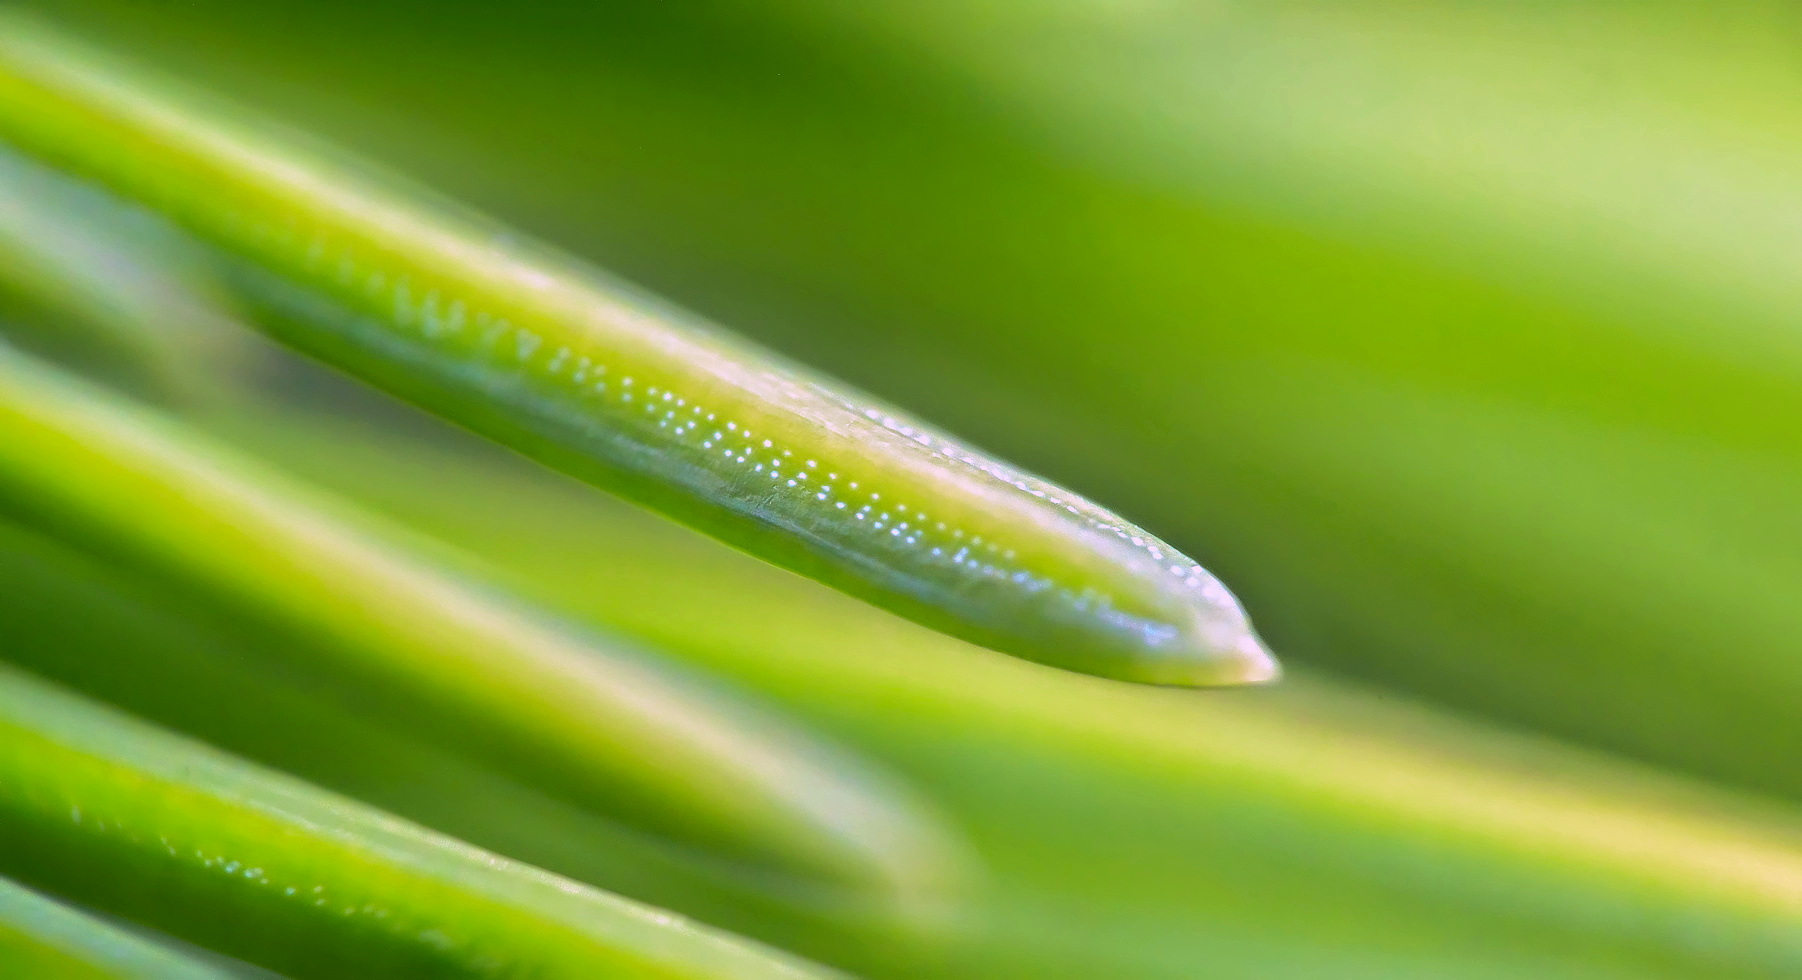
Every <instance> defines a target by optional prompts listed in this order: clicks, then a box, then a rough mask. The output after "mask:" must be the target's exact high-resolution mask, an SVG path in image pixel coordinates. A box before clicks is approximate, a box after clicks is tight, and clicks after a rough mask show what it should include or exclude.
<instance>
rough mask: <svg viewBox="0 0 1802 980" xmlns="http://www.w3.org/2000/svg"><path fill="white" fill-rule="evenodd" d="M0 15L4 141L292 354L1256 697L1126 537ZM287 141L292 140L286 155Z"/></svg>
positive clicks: (917, 597)
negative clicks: (204, 283) (161, 221)
mask: <svg viewBox="0 0 1802 980" xmlns="http://www.w3.org/2000/svg"><path fill="white" fill-rule="evenodd" d="M194 106H195V103H194V102H193V101H192V99H189V98H173V97H168V96H165V95H162V94H160V93H159V92H158V90H157V89H155V88H154V87H147V86H146V85H145V84H144V83H143V82H141V81H138V80H132V81H129V82H127V81H125V80H124V79H123V77H122V76H120V75H119V74H118V73H116V72H115V71H114V70H113V69H111V68H109V67H106V66H104V65H103V64H102V63H100V62H99V61H98V60H96V59H95V58H94V57H93V56H91V55H88V54H85V53H81V52H79V51H77V50H76V49H74V48H72V47H70V46H69V45H68V44H67V43H65V42H64V41H62V40H60V39H57V38H55V37H52V36H51V35H50V34H49V33H47V32H46V31H44V30H43V29H42V28H41V27H39V26H38V25H36V24H35V23H34V22H31V21H28V20H25V19H23V18H18V17H8V18H6V19H5V20H4V21H3V22H0V138H3V139H5V140H7V141H10V142H12V143H14V144H15V145H16V146H17V147H19V148H21V149H22V150H24V151H25V152H27V153H30V154H33V155H36V156H39V157H40V158H42V159H45V160H46V161H48V162H50V163H52V164H54V165H56V166H60V167H63V168H66V169H68V170H69V171H71V172H73V173H76V174H79V175H82V176H85V177H87V178H90V179H93V180H96V181H98V182H100V183H102V184H104V185H106V186H107V187H109V188H111V189H112V190H113V191H114V192H116V193H118V194H120V195H122V196H123V197H125V198H127V199H130V200H132V201H135V202H138V203H141V204H145V205H148V206H150V207H152V208H154V209H156V210H158V211H160V212H162V213H163V214H165V215H167V216H168V217H170V218H172V219H173V220H174V221H176V222H177V223H179V224H180V225H182V226H183V227H185V228H187V229H188V230H189V231H191V232H192V233H194V234H195V235H196V236H197V237H199V238H201V239H203V240H205V241H207V242H209V243H210V244H212V245H213V246H214V247H215V248H217V249H218V250H219V251H220V252H221V253H222V254H223V255H225V256H227V257H228V260H229V261H230V262H231V263H232V264H233V266H234V268H235V270H236V276H237V279H238V281H239V283H240V285H241V286H242V288H243V289H244V290H245V291H246V293H247V295H249V296H250V297H251V298H252V299H253V300H254V301H255V302H258V303H260V304H261V306H262V307H263V309H264V310H265V313H266V316H265V317H264V318H263V323H264V325H265V326H266V327H267V328H268V329H270V330H271V331H272V332H274V333H275V334H276V335H277V336H279V337H280V338H281V339H282V340H284V341H285V342H287V343H289V344H290V345H292V346H294V347H296V348H299V349H301V350H303V351H306V352H308V353H310V354H312V355H314V356H316V357H318V358H320V359H322V360H324V361H326V362H328V363H331V364H334V365H336V366H338V367H340V368H342V369H343V370H346V371H348V372H350V373H352V374H355V375H358V376H360V377H363V378H365V379H367V380H369V381H371V382H372V383H374V384H377V385H379V386H381V387H384V388H386V389H388V390H390V391H393V392H395V393H397V394H399V395H401V396H403V397H405V398H408V399H410V400H412V401H414V402H416V403H418V404H420V405H422V406H424V407H426V408H428V409H430V410H432V411H434V412H436V413H438V414H441V415H443V416H445V417H447V418H450V419H453V420H455V421H457V422H459V423H461V424H463V425H466V426H468V427H469V428H471V429H474V430H476V431H478V432H481V433H484V434H486V435H488V436H490V437H491V438H494V439H496V440H498V441H500V442H503V443H505V444H507V445H510V446H513V447H515V448H517V449H519V450H521V451H523V452H526V453H528V454H529V455H532V456H534V457H536V458H538V459H540V460H542V461H544V462H546V463H548V464H550V465H552V466H555V467H557V468H559V469H562V470H564V471H566V472H569V473H571V474H574V475H576V476H578V477H581V478H583V479H586V480H588V481H589V482H592V483H594V484H597V485H599V486H602V487H606V488H608V489H611V490H614V491H617V492H620V493H622V494H624V495H626V496H628V497H631V498H633V499H636V500H638V501H640V502H642V503H645V504H647V505H649V506H652V507H655V508H657V509H659V510H661V511H663V512H665V513H667V514H670V515H672V516H674V517H676V518H677V519H679V520H682V521H684V522H686V523H689V524H691V525H693V526H695V527H698V528H700V529H703V530H705V531H707V532H708V533H711V534H713V535H715V536H717V537H719V538H721V539H722V540H725V541H727V542H729V543H731V544H733V545H735V546H737V547H740V548H743V549H745V550H746V551H749V552H751V553H753V554H755V555H758V556H760V557H762V558H764V559H766V560H768V561H771V562H774V563H776V564H779V565H782V566H784V567H787V568H790V569H792V570H795V571H797V572H800V573H802V574H805V575H809V576H812V577H814V578H816V579H819V580H820V581H823V582H826V583H828V584H830V585H832V586H834V587H836V588H839V589H842V590H844V591H846V592H849V593H851V594H854V595H857V596H860V597H862V598H864V599H866V600H868V601H870V602H872V603H875V604H877V605H880V606H883V607H885V608H888V609H890V610H893V611H895V612H897V613H900V614H901V615H904V616H907V617H910V618H912V619H914V620H916V621H919V622H921V623H925V624H927V625H930V626H933V627H935V628H938V629H941V630H944V631H945V632H948V633H952V634H954V635H957V636H961V637H964V638H966V639H969V640H972V641H974V642H977V643H981V644H984V645H986V646H989V647H992V648H994V649H997V650H1001V651H1003V652H1006V653H1011V654H1014V655H1017V656H1020V657H1025V658H1028V659H1033V660H1038V661H1041V662H1044V663H1049V664H1055V665H1058V666H1062V667H1067V668H1071V669H1075V670H1081V671H1085V672H1089V673H1095V674H1100V675H1104V676H1109V677H1118V678H1124V679H1130V680H1137V681H1146V682H1152V683H1167V684H1232V683H1245V682H1256V681H1263V680H1268V679H1270V678H1272V677H1274V676H1275V674H1276V672H1277V668H1276V663H1275V661H1274V659H1273V658H1272V657H1271V656H1270V654H1269V652H1268V651H1267V650H1266V649H1265V648H1264V647H1263V645H1262V644H1261V643H1260V642H1259V641H1258V640H1257V638H1256V636H1255V634H1254V633H1253V631H1252V629H1251V627H1250V625H1249V623H1248V621H1247V619H1246V616H1245V614H1244V612H1243V610H1242V609H1241V608H1240V606H1239V604H1238V602H1237V601H1236V600H1235V599H1234V598H1233V596H1232V595H1231V594H1230V593H1229V592H1228V591H1227V590H1226V588H1225V587H1224V586H1222V585H1221V583H1220V582H1219V580H1218V579H1216V578H1215V577H1214V576H1212V575H1211V574H1209V573H1208V572H1207V571H1205V570H1204V569H1202V568H1201V567H1200V566H1199V565H1197V564H1196V563H1195V562H1194V561H1192V560H1190V559H1189V558H1187V557H1185V556H1184V555H1182V554H1181V553H1179V552H1178V551H1176V550H1175V549H1174V548H1171V547H1170V546H1169V545H1167V544H1165V543H1164V542H1162V541H1160V540H1158V539H1157V538H1156V537H1154V536H1152V535H1151V534H1149V533H1147V532H1146V531H1145V530H1143V529H1141V528H1139V527H1136V526H1134V525H1133V524H1131V523H1130V522H1128V521H1126V520H1124V519H1123V518H1121V517H1119V516H1118V515H1115V514H1113V513H1111V512H1109V511H1107V510H1105V509H1103V508H1101V507H1098V506H1096V505H1095V504H1093V503H1091V502H1089V501H1087V500H1085V499H1083V498H1082V497H1080V496H1078V495H1076V494H1074V493H1071V492H1070V491H1068V490H1065V489H1063V488H1060V487H1058V486H1056V485H1054V484H1051V483H1047V482H1045V481H1043V480H1040V479H1037V478H1035V477H1033V476H1031V475H1029V474H1026V473H1023V472H1021V471H1019V470H1016V469H1014V468H1013V467H1010V466H1008V465H1006V464H1005V463H1002V462H1000V461H998V460H996V459H994V458H992V457H990V456H987V455H986V454H984V453H982V452H981V451H979V450H976V449H973V448H971V447H970V446H967V445H965V444H963V443H961V442H959V441H957V440H954V439H951V438H948V437H947V436H945V435H943V434H941V433H939V432H936V431H934V430H933V429H931V428H929V427H927V426H925V425H922V424H921V423H919V422H917V421H914V420H912V419H910V418H907V417H906V416H904V415H902V414H901V413H899V412H897V411H895V410H892V409H890V408H888V407H886V406H883V405H880V404H877V403H875V402H872V401H870V400H869V399H867V398H865V397H864V396H861V395H859V394H857V393H855V392H852V391H850V390H848V389H846V388H844V387H842V386H840V385H838V384H836V383H835V382H832V381H830V380H829V379H826V378H823V377H820V376H817V375H814V374H811V373H809V372H807V371H806V370H804V369H801V368H798V367H796V366H793V365H791V364H788V363H785V362H783V361H781V360H779V359H777V358H776V357H774V356H773V355H771V354H769V353H767V352H764V351H761V350H758V349H756V348H754V347H752V346H750V345H748V344H745V343H743V342H742V341H739V340H737V339H735V338H732V337H730V336H728V335H726V334H725V333H723V332H721V331H719V330H717V329H714V328H712V327H710V326H708V325H706V324H702V323H700V322H698V321H696V320H695V319H693V318H692V317H689V316H687V315H685V314H682V313H681V312H679V311H676V310H673V309H670V308H668V307H666V306H663V305H661V304H659V303H657V302H656V301H654V300H652V299H649V298H647V297H644V296H641V295H638V294H636V293H634V292H632V291H631V290H629V289H626V288H623V287H621V286H620V285H618V284H617V283H614V282H611V281H609V280H607V279H605V278H604V277H603V276H601V275H600V274H598V273H597V272H595V271H594V270H592V269H589V268H587V267H586V266H583V265H582V264H580V263H578V262H575V261H573V260H570V259H568V258H565V257H563V256H560V255H557V254H554V253H552V252H550V251H548V250H544V249H539V248H533V247H529V246H526V245H523V244H521V243H519V242H518V241H517V240H516V239H514V238H513V237H512V236H510V235H507V234H504V233H502V232H500V231H498V230H496V229H494V228H492V227H489V226H487V225H486V224H484V223H483V222H480V221H477V220H473V219H469V218H464V217H459V216H452V215H451V214H450V213H449V209H446V208H444V207H443V206H442V205H439V204H433V205H431V206H430V207H428V206H425V205H422V204H420V203H418V199H417V197H416V196H415V195H411V194H407V193H400V192H395V191H393V190H391V189H388V188H386V187H382V186H377V185H376V184H375V183H373V182H371V181H370V180H368V179H367V178H365V177H362V176H359V175H358V174H357V173H355V172H354V170H353V169H351V168H346V167H343V166H341V165H337V164H333V163H330V162H324V161H322V160H320V159H318V158H317V156H316V155H309V154H308V153H307V152H305V151H304V150H300V149H296V148H294V147H293V146H292V145H289V144H288V143H283V142H282V141H279V140H272V139H269V138H267V137H264V136H262V135H259V134H258V133H256V132H254V131H252V130H250V129H246V128H244V127H241V126H238V125H236V124H233V123H229V122H225V121H222V119H221V116H220V114H219V113H217V112H214V111H209V110H202V109H197V108H195V107H194ZM289 143H291V141H289Z"/></svg>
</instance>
